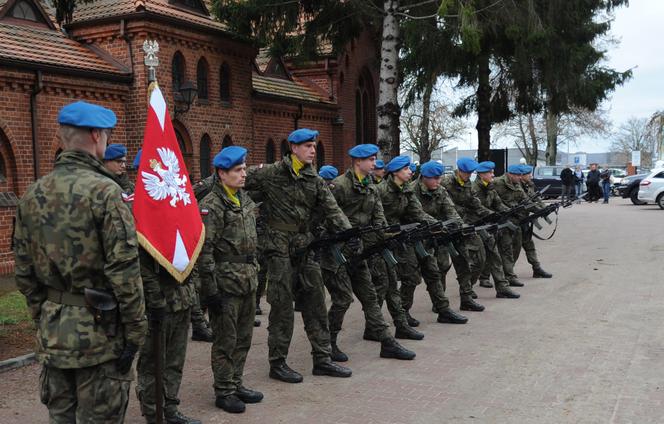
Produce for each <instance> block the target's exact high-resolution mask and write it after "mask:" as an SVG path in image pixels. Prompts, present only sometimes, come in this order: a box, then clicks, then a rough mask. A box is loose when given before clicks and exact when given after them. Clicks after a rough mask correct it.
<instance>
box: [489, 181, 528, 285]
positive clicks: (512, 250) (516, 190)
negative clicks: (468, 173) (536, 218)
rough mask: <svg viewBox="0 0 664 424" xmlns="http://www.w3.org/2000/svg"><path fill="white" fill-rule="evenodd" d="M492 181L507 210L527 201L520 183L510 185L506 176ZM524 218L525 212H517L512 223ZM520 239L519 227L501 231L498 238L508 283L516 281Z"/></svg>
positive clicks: (521, 234)
mask: <svg viewBox="0 0 664 424" xmlns="http://www.w3.org/2000/svg"><path fill="white" fill-rule="evenodd" d="M493 181H494V186H495V189H496V192H497V193H498V195H499V196H500V200H502V202H503V203H504V204H505V205H506V206H507V207H508V208H512V207H514V206H516V205H518V204H520V203H523V202H524V201H526V200H528V195H527V194H526V192H525V191H524V190H523V186H522V185H521V183H519V182H517V183H512V182H511V181H510V180H509V178H508V176H507V175H506V174H505V175H501V176H500V177H498V178H496V179H494V180H493ZM526 216H528V212H527V211H523V212H519V213H518V214H516V216H515V217H514V218H513V219H512V221H514V222H515V223H516V224H517V225H518V221H519V220H520V219H523V218H525V217H526ZM522 237H523V231H522V229H521V228H520V227H519V228H518V229H517V230H516V231H502V232H501V234H500V236H499V238H498V248H499V250H500V253H501V256H502V257H503V270H504V272H505V277H506V278H507V280H508V281H513V280H516V279H517V275H516V272H515V271H514V265H515V264H516V261H517V259H518V258H519V253H520V252H521V240H522Z"/></svg>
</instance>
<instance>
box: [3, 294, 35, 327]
mask: <svg viewBox="0 0 664 424" xmlns="http://www.w3.org/2000/svg"><path fill="white" fill-rule="evenodd" d="M31 320H32V318H31V317H30V311H29V310H28V305H27V304H26V303H25V296H23V295H22V294H21V293H20V292H19V291H12V292H9V293H6V294H4V295H2V296H0V325H9V324H18V323H21V322H26V321H31Z"/></svg>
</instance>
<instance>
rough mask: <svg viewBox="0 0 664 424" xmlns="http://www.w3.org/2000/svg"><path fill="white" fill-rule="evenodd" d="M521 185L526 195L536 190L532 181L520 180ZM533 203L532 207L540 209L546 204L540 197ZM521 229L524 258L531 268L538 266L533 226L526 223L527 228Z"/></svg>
mask: <svg viewBox="0 0 664 424" xmlns="http://www.w3.org/2000/svg"><path fill="white" fill-rule="evenodd" d="M521 186H522V187H523V190H524V191H525V192H526V195H527V196H528V197H532V196H533V195H534V194H535V192H537V188H536V187H535V183H534V182H532V181H521ZM533 203H534V209H541V208H545V207H546V205H545V204H544V202H542V199H541V198H540V197H537V198H536V199H535V200H534V201H533ZM521 231H522V238H521V246H522V247H523V250H524V251H525V252H526V259H527V260H528V263H529V264H530V265H531V266H532V267H533V268H539V267H540V266H541V265H540V262H539V258H538V257H537V249H536V248H535V241H534V240H533V227H532V225H528V226H527V228H523V229H522V230H521ZM520 250H521V249H519V251H520ZM518 257H519V254H517V255H516V259H518Z"/></svg>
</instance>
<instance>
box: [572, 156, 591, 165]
mask: <svg viewBox="0 0 664 424" xmlns="http://www.w3.org/2000/svg"><path fill="white" fill-rule="evenodd" d="M573 159H574V160H573V165H574V166H576V165H580V166H586V165H587V163H586V162H587V160H588V159H587V156H586V154H585V153H583V154H578V155H574V156H573Z"/></svg>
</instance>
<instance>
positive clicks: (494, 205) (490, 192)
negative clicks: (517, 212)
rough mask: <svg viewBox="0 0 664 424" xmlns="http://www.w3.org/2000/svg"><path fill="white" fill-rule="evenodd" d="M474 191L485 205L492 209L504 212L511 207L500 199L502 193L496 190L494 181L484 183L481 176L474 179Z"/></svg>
mask: <svg viewBox="0 0 664 424" xmlns="http://www.w3.org/2000/svg"><path fill="white" fill-rule="evenodd" d="M473 191H474V192H475V195H476V196H477V198H478V199H480V202H482V205H484V207H486V208H488V209H491V210H492V211H497V212H502V211H506V210H508V209H509V208H508V207H507V206H506V205H505V204H504V203H503V201H502V200H500V195H498V192H497V191H496V186H495V185H494V184H493V183H489V184H484V182H483V181H482V179H481V178H479V177H478V178H477V179H475V181H473Z"/></svg>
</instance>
